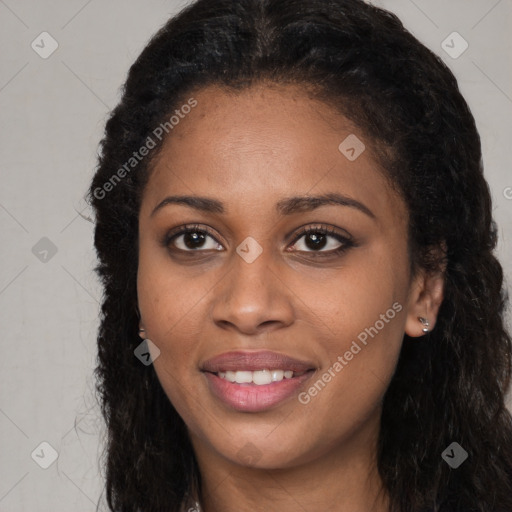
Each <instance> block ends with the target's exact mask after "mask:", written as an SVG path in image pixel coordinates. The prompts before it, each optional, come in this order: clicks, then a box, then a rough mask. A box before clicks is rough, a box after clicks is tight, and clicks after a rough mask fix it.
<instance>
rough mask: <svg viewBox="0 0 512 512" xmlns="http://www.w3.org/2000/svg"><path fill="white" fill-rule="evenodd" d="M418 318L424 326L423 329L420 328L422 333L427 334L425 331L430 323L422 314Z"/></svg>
mask: <svg viewBox="0 0 512 512" xmlns="http://www.w3.org/2000/svg"><path fill="white" fill-rule="evenodd" d="M418 320H419V321H420V322H421V323H422V324H423V326H424V327H423V329H422V331H423V333H424V334H427V332H428V326H429V325H430V324H429V321H428V320H427V319H426V318H423V317H422V316H419V317H418Z"/></svg>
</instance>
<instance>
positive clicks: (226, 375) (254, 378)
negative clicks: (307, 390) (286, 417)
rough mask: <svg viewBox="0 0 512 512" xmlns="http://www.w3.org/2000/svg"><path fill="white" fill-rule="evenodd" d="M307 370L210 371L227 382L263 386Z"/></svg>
mask: <svg viewBox="0 0 512 512" xmlns="http://www.w3.org/2000/svg"><path fill="white" fill-rule="evenodd" d="M307 371H312V370H303V371H300V372H295V371H293V370H282V369H268V368H265V369H262V370H256V371H249V370H235V371H233V370H227V371H219V372H212V373H213V374H214V375H216V376H217V377H220V378H221V379H224V380H227V381H228V382H232V383H236V384H248V385H251V384H252V385H256V386H264V385H266V384H272V383H273V382H281V381H282V380H285V379H293V378H295V377H300V376H302V375H304V374H305V373H306V372H307Z"/></svg>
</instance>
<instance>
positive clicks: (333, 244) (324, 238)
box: [292, 226, 355, 254]
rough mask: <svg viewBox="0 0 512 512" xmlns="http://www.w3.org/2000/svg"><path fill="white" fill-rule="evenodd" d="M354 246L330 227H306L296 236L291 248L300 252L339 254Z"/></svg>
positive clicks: (349, 240) (351, 241)
mask: <svg viewBox="0 0 512 512" xmlns="http://www.w3.org/2000/svg"><path fill="white" fill-rule="evenodd" d="M302 239H304V240H303V241H302ZM354 246H355V243H354V241H353V240H352V239H351V238H350V237H349V236H345V235H342V234H341V233H338V232H337V231H336V230H335V229H334V228H332V227H326V226H321V227H315V226H308V227H306V228H304V229H303V230H301V231H300V232H299V233H298V234H297V236H296V237H295V241H294V243H293V246H292V247H293V248H294V249H295V250H297V251H300V252H317V253H328V254H340V253H342V252H344V251H346V250H347V249H349V248H350V247H354Z"/></svg>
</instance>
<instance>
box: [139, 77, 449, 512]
mask: <svg viewBox="0 0 512 512" xmlns="http://www.w3.org/2000/svg"><path fill="white" fill-rule="evenodd" d="M194 98H195V99H196V100H197V102H198V104H197V107H195V108H194V109H192V111H191V112H190V113H189V114H187V115H186V116H185V117H184V119H182V120H180V122H179V124H178V125H177V126H175V128H174V129H173V131H172V132H171V133H170V135H169V136H168V137H167V139H166V140H165V142H164V145H163V148H162V151H161V153H160V154H159V156H158V158H157V159H156V161H155V164H154V169H153V172H152V174H151V176H150V179H149V181H148V184H147V187H146V189H145V191H144V194H143V199H142V204H141V210H140V217H139V237H140V244H139V270H138V278H137V286H138V302H139V309H140V313H141V327H143V328H144V329H145V336H146V337H147V338H149V339H150V340H151V341H153V343H155V344H156V345H157V346H158V347H159V349H160V351H161V353H160V356H159V357H158V358H156V360H155V361H154V367H155V371H156V372H157V375H158V378H159V380H160V382H161V383H162V387H163V389H164V390H165V392H166V394H167V396H168V397H169V399H170V401H171V402H172V404H173V405H174V407H175V408H176V410H177V411H178V413H179V414H180V415H181V417H182V418H183V420H184V421H185V423H186V425H187V427H188V430H189V434H190V438H191V441H192V444H193V448H194V451H195V453H196V457H197V460H198V463H199V466H200V470H201V475H202V482H203V486H202V493H203V496H204V501H203V503H202V506H203V509H204V510H206V511H207V512H213V511H223V512H230V511H235V510H236V511H239V510H255V511H259V510H261V511H268V510H279V511H280V512H287V511H296V510H306V511H313V510H322V511H348V510H349V511H351V512H363V511H364V512H368V511H376V512H381V511H387V510H388V509H389V503H388V499H387V495H386V493H385V492H384V491H382V492H379V490H381V484H382V482H381V480H380V477H379V475H378V473H377V471H376V446H377V438H378V432H379V421H380V414H381V402H382V398H383V396H384V393H385V391H386V389H387V387H388V385H389V382H390V380H391V377H392V374H393V371H394V369H395V366H396V363H397V359H398V355H399V352H400V348H401V344H402V339H403V335H404V333H407V334H408V335H409V336H415V337H417V336H422V335H423V333H422V327H423V326H422V325H421V323H420V322H419V321H418V316H423V317H426V318H428V320H429V322H430V329H432V328H433V327H434V326H435V320H436V315H437V311H438V308H439V305H440V303H441V301H442V294H443V292H442V289H443V278H442V275H441V274H432V275H426V274H425V273H424V272H418V273H417V274H416V275H414V276H412V275H411V274H410V272H409V268H410V262H409V260H408V253H407V237H406V233H407V221H408V214H407V209H406V207H405V205H404V202H403V201H402V199H401V198H400V197H399V196H398V195H397V194H396V192H395V191H394V190H393V189H392V188H391V187H390V186H389V184H388V182H387V181H386V179H385V178H384V176H383V173H382V169H381V168H380V166H379V164H378V162H377V160H376V158H375V157H374V155H373V154H372V150H371V141H369V140H367V139H366V138H365V136H364V133H362V132H361V130H359V129H358V128H357V127H356V126H354V125H353V124H352V123H351V122H349V121H348V120H347V119H346V118H345V117H343V116H341V115H340V114H338V113H334V112H333V109H332V108H329V107H328V106H327V105H325V104H323V103H320V102H317V101H315V100H313V99H311V98H310V97H308V95H307V94H306V93H305V92H304V91H303V90H300V89H298V88H297V87H294V86H291V85H279V86H270V85H269V84H260V85H257V86H252V87H251V88H250V89H246V90H244V91H242V92H240V91H239V92H237V93H233V92H227V91H226V90H223V89H221V88H217V87H213V86H210V87H207V88H204V89H202V90H200V91H198V92H197V94H194ZM350 134H355V135H356V136H357V137H358V138H359V139H360V140H361V141H363V142H364V144H365V146H366V149H365V150H364V151H363V152H362V153H361V154H360V156H359V157H358V158H357V159H356V160H354V161H349V160H348V159H347V158H346V157H345V156H344V155H343V154H342V153H341V152H340V151H339V150H338V146H339V144H340V143H341V142H342V141H343V140H344V139H345V138H346V137H347V136H348V135H350ZM331 192H337V193H339V194H343V195H344V196H348V197H350V198H352V199H355V200H357V201H359V202H360V203H362V204H364V205H365V206H366V207H367V208H369V209H370V210H371V212H372V213H373V217H372V216H370V215H368V214H366V213H364V212H362V211H361V210H359V209H357V208H355V207H351V206H340V205H335V204H330V205H324V206H321V207H319V208H316V209H313V210H310V211H299V212H295V213H293V214H291V215H285V214H282V213H278V212H277V211H276V203H277V202H278V201H280V200H282V199H284V198H288V197H291V196H302V195H321V194H325V193H331ZM170 195H194V196H205V197H209V198H213V199H216V200H218V201H220V202H222V203H223V205H224V210H225V211H224V212H223V213H219V212H213V213H212V212H203V211H199V210H196V209H193V208H191V207H189V206H186V205H183V204H168V205H167V206H164V207H162V208H160V209H159V210H158V211H157V212H156V213H154V215H151V212H152V211H153V209H154V208H155V207H156V205H158V204H159V203H160V202H161V201H162V200H163V199H164V198H165V197H167V196H170ZM185 224H199V225H200V228H204V227H209V228H210V229H211V231H212V232H213V235H214V236H215V238H216V240H214V239H212V238H209V237H207V238H206V241H205V243H204V245H203V248H201V247H200V248H199V249H188V252H185V251H186V250H187V246H185V245H184V237H183V236H181V237H178V239H175V240H174V241H173V242H172V243H171V244H169V246H168V247H165V244H163V243H162V242H161V241H162V239H164V238H165V236H166V234H168V233H169V232H170V231H171V230H172V229H174V228H177V227H180V226H183V225H185ZM322 225H323V226H324V227H325V226H327V227H330V228H333V229H334V230H335V232H336V233H339V234H341V235H344V236H347V233H348V234H349V235H350V237H352V238H353V240H354V241H355V243H356V245H355V246H353V247H348V248H347V250H346V251H345V252H343V253H341V254H338V255H336V254H334V253H333V252H332V250H333V249H336V248H338V247H339V246H340V245H341V243H340V242H339V241H337V240H336V239H335V238H333V237H332V236H331V235H328V237H327V239H326V245H325V246H323V247H320V249H317V250H315V249H314V247H312V245H309V246H308V245H306V238H307V236H302V237H301V238H300V239H298V240H295V239H296V234H298V233H299V228H301V227H303V226H312V227H315V228H321V227H322ZM248 236H250V237H252V238H254V239H255V240H256V241H257V242H258V244H259V245H260V246H261V248H262V253H261V254H260V255H259V256H258V257H257V258H256V259H255V260H254V261H253V262H252V263H247V262H246V261H245V260H244V259H243V258H241V257H240V256H239V254H238V253H237V252H236V248H237V247H238V246H239V245H240V244H241V242H242V241H243V240H244V239H245V238H246V237H248ZM217 242H218V244H220V247H221V249H222V250H220V251H217V250H214V248H215V247H217V245H218V244H217ZM180 249H181V251H180ZM328 251H331V254H330V255H327V256H325V255H326V254H328ZM318 252H320V253H321V254H320V255H319V254H318ZM322 254H323V256H322ZM393 303H398V304H399V305H401V306H402V309H401V311H400V312H399V313H397V314H396V316H395V317H394V318H393V319H392V320H389V322H387V323H385V326H384V327H383V328H382V329H380V330H379V332H378V334H377V335H375V336H374V337H373V338H369V342H368V344H367V345H366V346H364V348H363V349H362V350H361V351H360V352H359V353H358V354H357V355H356V356H354V358H353V359H352V360H351V361H350V362H348V364H347V365H346V366H344V368H343V370H342V371H340V372H338V373H337V374H336V377H335V378H332V380H331V381H330V382H329V383H328V384H327V385H326V386H325V388H323V389H322V390H321V392H319V393H318V394H317V395H316V396H315V397H313V398H312V399H311V401H310V402H309V403H307V404H302V403H300V402H299V401H298V399H297V396H296V395H294V396H292V397H291V398H289V399H287V400H286V401H284V402H281V403H280V404H278V405H277V406H275V407H273V408H271V409H269V410H265V411H263V412H257V413H247V412H238V411H236V410H233V409H230V408H229V407H228V406H226V405H224V404H223V403H221V402H220V401H219V400H218V399H216V398H215V397H214V396H213V395H212V394H211V392H210V391H209V388H208V385H207V379H206V377H205V375H204V374H203V373H202V372H201V371H200V370H199V368H200V367H201V364H202V363H204V361H206V360H207V359H209V358H211V357H213V356H216V355H218V354H222V353H224V352H228V351H231V350H239V349H243V350H258V349H268V350H273V351H276V352H279V353H282V354H288V355H291V356H292V357H295V358H298V359H301V360H304V361H310V362H312V363H314V366H315V368H316V373H315V375H314V376H313V377H312V378H311V379H309V380H308V382H306V383H304V385H303V387H302V388H301V390H300V391H307V390H308V389H309V388H310V387H311V385H312V384H313V383H314V382H315V381H316V380H317V379H318V378H319V377H321V375H322V374H324V373H325V372H326V371H328V369H329V368H330V367H332V365H333V364H334V363H335V362H336V361H337V358H338V356H343V354H345V352H346V351H347V350H349V348H350V346H351V343H352V341H353V340H356V339H357V336H358V334H360V333H361V332H362V331H364V329H365V328H368V327H370V326H374V325H375V323H376V321H377V320H379V318H381V317H380V315H381V314H385V313H386V311H387V310H388V309H389V308H391V307H392V305H393ZM249 443H251V444H249Z"/></svg>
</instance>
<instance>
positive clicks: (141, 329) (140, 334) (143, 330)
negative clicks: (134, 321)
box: [139, 327, 146, 339]
mask: <svg viewBox="0 0 512 512" xmlns="http://www.w3.org/2000/svg"><path fill="white" fill-rule="evenodd" d="M143 332H146V330H145V329H143V328H142V327H141V328H140V329H139V336H140V337H141V338H142V339H144V336H143V335H142V333H143Z"/></svg>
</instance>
